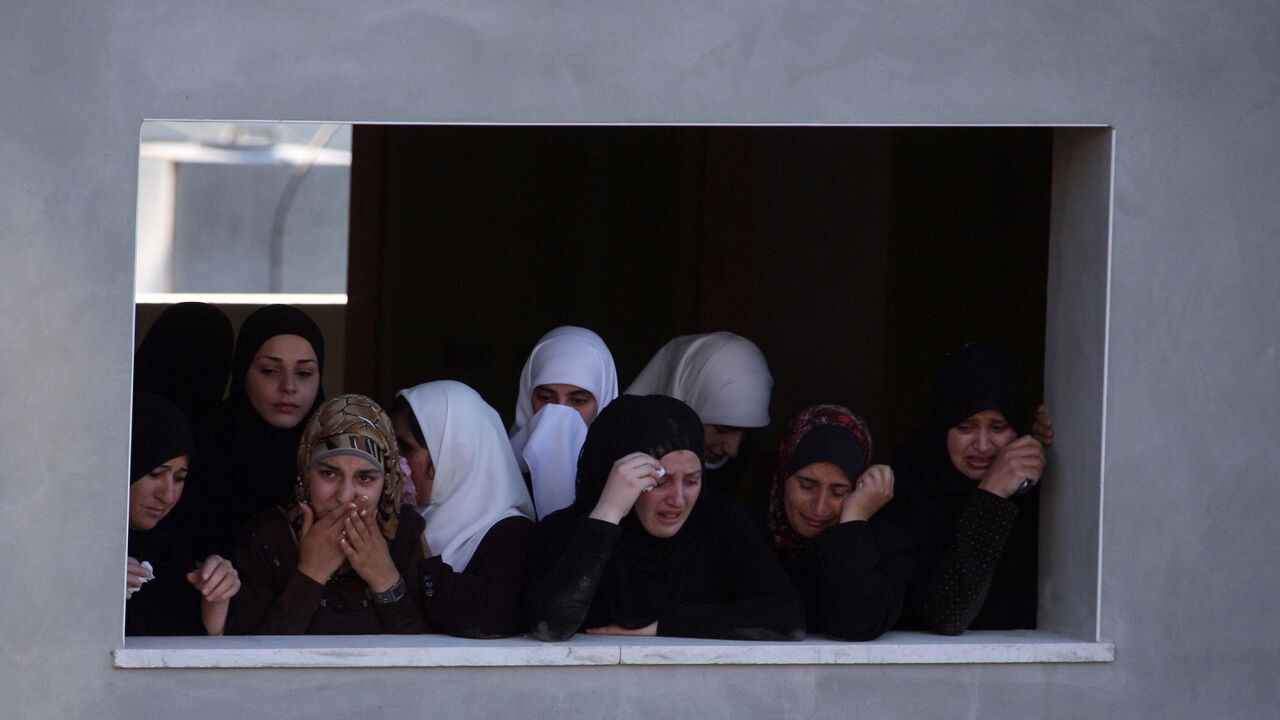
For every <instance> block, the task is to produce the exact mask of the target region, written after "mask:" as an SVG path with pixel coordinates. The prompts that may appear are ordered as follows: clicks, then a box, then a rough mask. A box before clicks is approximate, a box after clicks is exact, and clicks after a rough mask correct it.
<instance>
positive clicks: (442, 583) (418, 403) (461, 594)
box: [391, 380, 533, 637]
mask: <svg viewBox="0 0 1280 720" xmlns="http://www.w3.org/2000/svg"><path fill="white" fill-rule="evenodd" d="M391 418H392V426H393V427H394V428H395V431H396V439H397V441H398V442H399V443H400V452H401V456H402V457H403V458H405V465H406V466H407V467H408V468H409V471H410V474H411V475H412V476H413V479H414V482H415V483H416V484H417V486H418V512H419V513H421V515H422V518H423V519H424V520H425V521H426V534H425V536H424V541H425V549H426V554H427V555H428V556H429V557H428V558H427V559H426V560H424V561H423V562H422V578H421V585H422V594H423V612H424V614H425V615H426V619H427V624H428V625H430V627H431V629H432V630H433V631H438V632H445V633H448V634H450V635H460V636H463V637H501V636H503V635H515V634H516V633H518V632H520V631H521V630H522V629H523V623H522V621H521V616H520V598H521V596H522V595H523V593H524V580H525V577H524V576H525V557H526V555H527V554H528V551H529V538H530V537H531V536H532V534H533V502H532V501H531V500H530V499H529V491H528V490H527V489H526V488H525V486H524V481H523V480H522V479H521V478H520V471H519V470H517V469H516V459H515V456H514V455H512V454H511V446H510V445H509V444H507V437H506V433H505V432H504V431H503V428H502V419H501V418H499V417H498V413H497V411H495V410H494V409H493V408H492V407H490V406H489V404H488V403H486V402H485V401H484V399H483V398H481V397H480V395H479V394H478V393H476V391H475V390H472V389H471V388H470V387H468V386H466V385H464V384H462V383H460V382H455V381H453V380H440V381H437V382H429V383H424V384H422V385H418V386H417V387H412V388H409V389H407V390H401V391H400V393H399V395H398V396H397V397H396V402H395V404H393V405H392V406H391Z"/></svg>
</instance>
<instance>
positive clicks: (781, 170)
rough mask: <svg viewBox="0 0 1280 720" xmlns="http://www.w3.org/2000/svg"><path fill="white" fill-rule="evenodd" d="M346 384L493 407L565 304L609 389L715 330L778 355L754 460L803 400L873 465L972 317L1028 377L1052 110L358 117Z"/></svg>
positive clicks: (1036, 323)
mask: <svg viewBox="0 0 1280 720" xmlns="http://www.w3.org/2000/svg"><path fill="white" fill-rule="evenodd" d="M353 142H354V148H353V161H352V168H351V172H352V176H351V187H352V202H351V253H350V261H349V281H348V297H349V302H348V306H347V317H346V325H347V332H346V369H345V373H346V374H345V383H344V384H345V387H346V390H347V391H349V392H365V393H369V394H371V395H372V396H373V397H375V398H377V399H378V400H380V401H389V400H390V399H391V397H392V396H393V395H394V394H395V391H396V390H397V389H399V388H402V387H407V386H410V385H413V384H416V383H420V382H425V381H427V380H434V379H441V378H452V379H457V380H461V381H463V382H466V383H468V384H470V385H472V386H473V387H475V388H476V389H477V390H479V391H480V393H481V394H482V395H483V396H484V397H485V398H486V399H488V400H489V402H490V403H491V404H493V405H494V406H495V407H496V408H497V409H498V411H499V412H500V413H502V414H503V417H504V419H505V420H507V421H508V422H509V421H510V419H511V417H512V414H513V412H514V406H515V393H516V388H517V382H518V379H519V373H520V369H521V367H522V365H523V363H524V360H525V357H526V355H527V354H528V352H529V350H530V349H531V348H532V346H533V344H534V342H535V341H536V340H537V339H538V338H539V337H540V336H541V335H542V334H543V333H545V332H546V331H548V330H550V329H551V328H553V327H556V326H558V325H565V324H573V325H582V326H585V327H589V328H591V329H593V330H595V331H596V332H598V333H599V334H600V335H601V337H603V338H604V340H605V342H607V343H608V344H609V346H610V348H611V350H612V352H613V354H614V358H615V360H616V362H617V366H618V374H619V382H620V387H621V388H623V389H625V388H626V386H627V385H628V384H629V383H630V381H631V379H632V378H634V377H635V375H636V374H637V373H638V372H639V370H640V369H641V368H642V367H643V366H644V363H645V362H646V361H647V360H648V359H649V357H650V356H651V355H652V354H653V353H654V351H656V350H657V349H658V348H659V347H660V346H661V345H662V344H663V343H664V342H666V341H667V340H668V339H670V338H671V337H674V336H676V335H681V334H686V333H694V332H707V331H712V330H730V331H732V332H736V333H739V334H741V335H744V336H746V337H748V338H750V339H752V340H753V341H755V342H756V344H757V345H759V346H760V348H761V350H763V351H764V354H765V356H766V357H767V358H768V360H769V364H770V367H771V369H772V371H773V375H774V383H775V385H774V395H773V402H772V406H771V415H772V420H773V423H772V426H771V427H769V428H767V429H764V430H759V431H755V432H754V434H753V443H754V446H755V448H756V450H755V453H754V456H753V458H754V459H753V465H752V473H751V476H752V478H753V480H754V482H755V484H756V485H759V484H761V483H763V482H766V481H767V478H768V476H769V474H770V473H771V471H772V462H773V451H774V448H776V446H777V443H778V440H779V439H780V436H781V434H782V432H783V430H784V429H785V426H786V424H787V423H788V422H789V421H790V419H791V418H792V417H793V416H794V415H795V414H796V413H797V412H798V411H799V410H801V409H803V408H804V407H806V406H808V405H811V404H815V403H819V402H834V403H839V404H842V405H847V406H849V407H850V408H852V409H853V410H855V411H856V412H859V413H861V414H862V415H864V416H865V417H866V419H867V421H868V422H869V423H870V425H871V427H872V430H873V433H874V435H875V441H876V456H877V459H878V460H879V461H884V462H887V461H888V460H889V458H890V456H891V455H892V452H893V450H894V449H895V448H896V447H897V445H898V444H899V443H900V442H901V441H902V440H903V439H905V437H906V436H907V435H908V434H909V433H910V432H911V430H912V429H913V428H914V427H915V426H916V425H918V424H919V423H921V422H922V421H923V420H924V417H925V414H926V408H927V388H928V382H929V378H930V376H931V374H932V370H933V367H934V366H935V364H936V363H937V361H938V359H939V358H940V357H941V356H942V354H943V353H945V352H946V351H947V350H948V349H950V348H952V347H954V346H957V345H959V344H961V343H963V342H965V341H967V340H971V339H980V340H985V341H988V342H992V343H995V344H997V345H1000V346H1002V347H1004V348H1005V349H1007V350H1008V351H1010V352H1011V353H1013V355H1014V356H1015V358H1016V359H1017V360H1018V362H1019V365H1020V367H1021V368H1022V372H1023V375H1024V382H1025V386H1026V393H1027V398H1028V400H1029V402H1031V403H1034V402H1038V400H1039V399H1040V398H1041V396H1042V392H1043V390H1042V385H1043V366H1044V332H1045V284H1046V276H1047V261H1048V237H1049V190H1050V167H1051V159H1052V158H1051V153H1052V130H1051V129H1044V128H861V127H858V128H847V127H750V128H745V127H702V126H697V127H688V126H680V127H671V126H644V127H633V126H626V127H614V126H592V127H566V126H555V127H543V126H383V125H367V126H357V127H356V129H355V134H354V139H353Z"/></svg>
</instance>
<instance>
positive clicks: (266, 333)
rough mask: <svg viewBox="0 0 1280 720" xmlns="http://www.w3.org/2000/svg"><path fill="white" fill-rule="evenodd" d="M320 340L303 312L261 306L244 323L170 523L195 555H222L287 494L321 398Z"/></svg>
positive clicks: (316, 330)
mask: <svg viewBox="0 0 1280 720" xmlns="http://www.w3.org/2000/svg"><path fill="white" fill-rule="evenodd" d="M323 369H324V338H323V336H321V334H320V328H319V327H317V326H316V324H315V322H314V321H312V319H311V318H310V317H308V316H307V314H306V313H304V312H303V311H301V310H299V309H297V308H295V307H292V306H289V305H268V306H266V307H263V308H259V309H258V310H256V311H254V312H253V314H251V315H250V316H249V317H247V318H245V321H244V323H243V324H242V325H241V326H240V334H239V336H238V337H237V338H236V349H235V355H234V357H233V358H232V364H231V386H230V389H229V390H228V393H227V399H226V400H225V401H223V403H222V406H221V407H220V408H219V410H218V412H217V414H216V416H215V417H214V420H213V423H212V424H211V427H210V428H209V429H208V431H207V432H205V433H203V434H202V435H201V436H200V437H197V438H196V443H197V447H198V449H199V453H198V455H197V462H196V464H195V465H194V466H193V467H192V475H193V476H194V477H195V478H196V479H197V480H199V482H198V483H196V484H195V485H194V487H193V489H194V490H196V491H197V495H196V497H193V498H192V501H193V502H192V503H191V504H190V505H189V506H187V507H186V508H184V509H183V511H182V512H181V514H180V516H179V517H178V518H177V519H176V522H178V523H179V524H180V525H181V526H182V527H183V529H184V530H185V531H186V532H187V534H188V536H189V537H190V538H191V544H192V547H193V548H194V549H195V550H196V551H197V552H218V553H223V554H229V552H230V550H231V548H232V546H233V543H234V540H235V537H236V534H237V533H238V532H239V531H240V530H241V529H242V528H244V527H245V526H246V525H247V524H248V522H249V520H250V519H251V518H252V517H253V516H254V515H256V514H257V513H259V512H262V511H263V510H266V509H267V508H270V507H273V506H274V505H275V504H276V503H277V502H279V501H280V500H282V499H285V498H288V497H291V496H292V494H293V487H294V481H295V479H296V475H297V473H296V467H295V459H296V455H297V452H298V442H299V441H300V440H301V439H302V430H303V428H304V427H305V424H306V422H305V421H306V420H307V418H309V417H310V416H311V414H312V413H313V412H315V409H316V408H318V407H319V406H320V404H321V403H322V402H323V400H324V391H323V389H322V388H321V385H320V376H321V372H322V371H323Z"/></svg>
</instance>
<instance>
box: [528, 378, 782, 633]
mask: <svg viewBox="0 0 1280 720" xmlns="http://www.w3.org/2000/svg"><path fill="white" fill-rule="evenodd" d="M701 481H702V427H701V423H700V422H699V420H698V416H697V415H696V414H694V412H693V410H691V409H690V408H689V406H688V405H685V404H684V403H682V402H680V401H679V400H676V399H674V398H670V397H664V396H660V395H648V396H635V395H623V396H621V397H619V398H618V399H617V400H614V401H613V403H611V404H610V405H609V407H607V408H605V409H604V411H603V412H601V413H600V415H599V416H598V417H597V418H596V421H595V422H594V423H592V425H591V430H590V431H589V432H588V433H587V440H586V443H585V444H583V446H582V456H581V458H580V459H579V460H578V488H577V497H576V499H575V500H574V504H573V505H571V506H569V507H567V508H565V509H563V510H560V511H559V512H556V513H552V515H551V516H550V517H548V518H546V519H545V520H543V521H542V522H541V523H539V525H538V527H537V530H536V531H535V540H536V542H535V546H534V550H533V552H532V560H531V562H530V565H531V573H530V581H529V588H528V590H527V592H526V594H525V615H526V618H527V620H528V622H529V627H530V628H531V629H532V632H533V634H534V636H536V637H538V638H540V639H542V640H565V639H568V638H569V637H571V636H572V635H573V634H574V633H576V632H578V631H579V630H586V631H587V632H590V633H596V634H607V635H675V636H683V637H712V638H731V639H740V640H787V639H794V638H798V637H800V636H801V635H803V633H804V613H803V609H802V604H801V602H800V598H799V596H798V595H797V594H796V591H795V588H793V587H791V583H790V582H788V581H787V577H786V574H785V573H783V571H782V568H781V567H779V565H778V562H777V560H776V559H775V558H774V557H773V556H772V555H771V554H770V553H769V551H768V549H767V548H766V547H765V546H764V543H763V542H761V539H760V537H759V536H758V535H757V534H756V532H755V531H754V529H753V528H752V527H751V521H750V519H749V518H748V517H747V515H746V513H745V511H743V510H742V508H741V507H740V506H738V505H737V503H735V502H734V501H733V500H731V499H729V498H728V497H727V496H725V495H723V494H722V493H719V492H716V491H714V490H707V491H703V489H702V486H701Z"/></svg>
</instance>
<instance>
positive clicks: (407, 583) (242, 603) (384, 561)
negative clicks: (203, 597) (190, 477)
mask: <svg viewBox="0 0 1280 720" xmlns="http://www.w3.org/2000/svg"><path fill="white" fill-rule="evenodd" d="M402 483H403V479H402V476H401V471H400V463H399V455H398V454H397V452H396V441H395V432H394V431H393V430H392V427H391V420H390V419H389V418H388V417H387V414H386V413H385V412H383V411H382V408H380V407H378V405H377V403H375V402H373V401H372V400H370V399H369V398H367V397H364V396H361V395H339V396H338V397H335V398H333V399H332V400H329V401H328V402H326V403H325V404H324V405H323V406H321V407H320V409H319V410H318V411H316V413H315V415H313V416H312V418H311V420H310V422H309V423H308V424H307V428H306V431H305V432H304V433H303V436H302V442H301V444H300V445H299V447H298V479H297V487H296V497H295V498H294V500H293V501H292V502H289V503H287V504H286V505H282V506H280V507H278V508H275V509H272V510H269V511H267V512H266V513H264V514H262V515H260V516H258V518H257V519H256V520H255V521H254V523H253V524H252V525H251V532H250V534H249V536H248V537H247V538H245V539H244V540H242V541H241V542H240V543H239V545H238V550H237V553H236V558H237V562H236V566H237V567H238V568H240V572H241V574H240V578H241V581H242V583H243V586H242V588H241V592H240V594H239V595H237V596H236V598H235V600H233V602H232V607H231V629H232V631H233V632H240V633H257V634H267V635H289V634H303V633H307V634H322V635H340V634H362V635H369V634H378V633H418V632H426V629H427V626H426V622H425V621H424V620H423V618H422V612H421V605H422V601H421V596H422V588H421V583H420V581H419V574H418V572H419V570H418V567H419V563H420V562H421V560H422V556H423V550H422V530H423V522H422V518H421V517H419V516H418V514H417V513H415V512H413V511H412V509H410V508H403V509H402V508H401V504H400V496H401V486H402Z"/></svg>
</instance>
